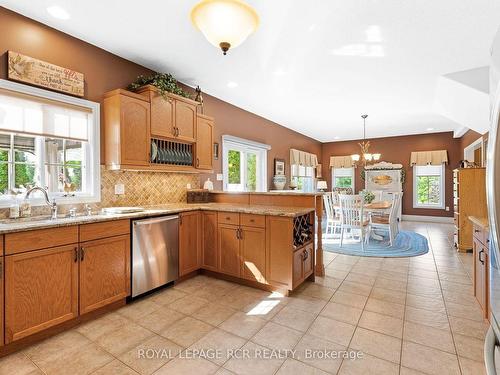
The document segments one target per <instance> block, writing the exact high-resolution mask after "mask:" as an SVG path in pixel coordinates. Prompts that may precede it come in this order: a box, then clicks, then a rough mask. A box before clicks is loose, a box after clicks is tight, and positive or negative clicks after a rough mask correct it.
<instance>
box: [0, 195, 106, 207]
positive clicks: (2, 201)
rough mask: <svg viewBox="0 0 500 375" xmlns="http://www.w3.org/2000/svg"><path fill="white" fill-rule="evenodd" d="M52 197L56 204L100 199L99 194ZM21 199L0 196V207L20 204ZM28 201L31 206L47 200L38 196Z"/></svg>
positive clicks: (92, 201) (38, 205)
mask: <svg viewBox="0 0 500 375" xmlns="http://www.w3.org/2000/svg"><path fill="white" fill-rule="evenodd" d="M23 198H24V197H23ZM52 198H55V200H56V203H57V205H58V206H64V205H72V204H84V203H97V202H100V201H101V197H100V195H98V196H90V195H86V196H75V197H62V196H56V197H50V199H52ZM22 201H23V199H13V198H0V208H9V207H10V206H12V205H13V204H14V203H18V204H20V203H21V202H22ZM29 202H30V205H31V206H32V207H41V206H47V202H45V199H44V198H39V197H37V198H30V199H29Z"/></svg>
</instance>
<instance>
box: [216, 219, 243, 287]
mask: <svg viewBox="0 0 500 375" xmlns="http://www.w3.org/2000/svg"><path fill="white" fill-rule="evenodd" d="M239 229H240V228H239V227H238V226H236V225H230V224H219V226H218V244H219V246H218V252H219V271H220V272H222V273H226V274H228V275H232V276H236V277H240V274H241V255H240V239H239Z"/></svg>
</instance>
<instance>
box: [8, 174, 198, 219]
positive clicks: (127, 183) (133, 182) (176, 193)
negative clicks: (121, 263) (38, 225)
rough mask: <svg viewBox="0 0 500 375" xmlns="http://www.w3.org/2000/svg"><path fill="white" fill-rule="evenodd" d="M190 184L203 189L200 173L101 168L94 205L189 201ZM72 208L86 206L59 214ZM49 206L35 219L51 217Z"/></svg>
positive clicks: (34, 209) (38, 209)
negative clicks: (121, 188) (118, 192)
mask: <svg viewBox="0 0 500 375" xmlns="http://www.w3.org/2000/svg"><path fill="white" fill-rule="evenodd" d="M116 184H123V185H124V187H125V194H123V195H116V194H115V185H116ZM187 184H191V187H192V188H193V189H197V188H199V187H200V176H199V175H198V174H194V173H193V174H186V173H161V172H132V171H109V170H106V168H104V167H103V166H101V202H99V203H97V204H93V205H92V206H93V209H94V210H98V209H100V208H101V207H110V206H141V205H144V206H146V205H154V204H165V203H177V202H186V192H187V188H186V186H187ZM71 207H76V208H77V210H78V212H82V211H83V205H60V206H59V212H60V213H62V214H64V213H65V212H67V211H68V210H69V209H70V208H71ZM49 214H50V209H49V208H48V207H46V206H40V207H32V216H38V215H49ZM8 216H9V209H0V218H6V217H8Z"/></svg>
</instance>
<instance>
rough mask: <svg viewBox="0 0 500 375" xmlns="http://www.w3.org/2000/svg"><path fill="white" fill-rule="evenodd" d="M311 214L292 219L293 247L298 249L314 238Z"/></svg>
mask: <svg viewBox="0 0 500 375" xmlns="http://www.w3.org/2000/svg"><path fill="white" fill-rule="evenodd" d="M313 232H314V225H313V224H312V219H311V215H309V214H306V215H301V216H297V217H295V218H294V219H293V247H294V248H295V249H298V248H299V247H302V246H304V245H305V244H306V243H308V242H310V241H312V240H313V238H314V233H313Z"/></svg>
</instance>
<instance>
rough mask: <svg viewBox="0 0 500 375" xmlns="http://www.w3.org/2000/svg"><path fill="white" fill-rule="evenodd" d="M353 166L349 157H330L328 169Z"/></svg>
mask: <svg viewBox="0 0 500 375" xmlns="http://www.w3.org/2000/svg"><path fill="white" fill-rule="evenodd" d="M354 164H355V163H354V161H353V160H352V158H351V157H350V156H330V168H351V167H353V166H354Z"/></svg>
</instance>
